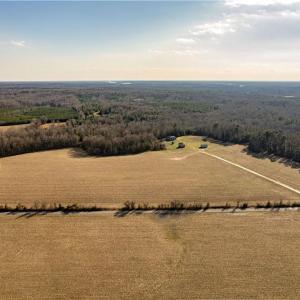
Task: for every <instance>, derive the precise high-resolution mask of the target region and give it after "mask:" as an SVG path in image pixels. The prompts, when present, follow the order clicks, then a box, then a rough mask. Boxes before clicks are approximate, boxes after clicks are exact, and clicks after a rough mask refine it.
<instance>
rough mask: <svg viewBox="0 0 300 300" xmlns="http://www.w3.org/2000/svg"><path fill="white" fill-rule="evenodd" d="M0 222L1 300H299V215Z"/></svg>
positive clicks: (2, 218) (53, 217) (11, 218)
mask: <svg viewBox="0 0 300 300" xmlns="http://www.w3.org/2000/svg"><path fill="white" fill-rule="evenodd" d="M20 216H21V215H0V222H1V226H0V236H1V243H0V266H1V268H0V280H1V285H0V295H1V298H2V299H103V298H108V299H299V298H300V286H299V280H300V258H299V255H298V252H299V247H300V244H299V241H300V217H299V212H280V213H276V212H274V213H272V212H268V213H243V214H214V213H204V214H194V215H182V216H177V217H175V216H172V217H171V216H169V217H159V216H155V215H149V214H148V215H139V216H133V215H131V216H127V217H123V218H118V217H114V216H112V215H109V214H107V215H105V214H96V213H92V214H82V215H81V214H80V215H68V216H61V215H57V214H49V215H47V216H35V217H31V218H26V217H25V216H24V217H20Z"/></svg>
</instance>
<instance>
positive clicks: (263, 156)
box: [242, 148, 300, 173]
mask: <svg viewBox="0 0 300 300" xmlns="http://www.w3.org/2000/svg"><path fill="white" fill-rule="evenodd" d="M242 152H244V153H246V154H247V155H250V156H252V157H255V158H257V159H269V160H270V161H271V162H278V163H280V164H283V165H285V166H286V167H289V168H292V169H296V170H298V171H299V173H300V163H297V162H295V161H292V160H291V159H288V158H284V157H279V156H276V155H274V154H268V153H265V152H264V153H254V152H252V151H250V150H249V149H248V148H245V149H244V150H243V151H242Z"/></svg>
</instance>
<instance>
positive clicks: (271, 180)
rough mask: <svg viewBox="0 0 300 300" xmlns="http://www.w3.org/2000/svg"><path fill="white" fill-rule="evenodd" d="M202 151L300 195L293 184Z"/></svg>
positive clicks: (299, 191)
mask: <svg viewBox="0 0 300 300" xmlns="http://www.w3.org/2000/svg"><path fill="white" fill-rule="evenodd" d="M201 153H203V154H205V155H208V156H211V157H214V158H216V159H219V160H221V161H223V162H225V163H227V164H230V165H232V166H235V167H237V168H240V169H242V170H244V171H246V172H248V173H251V174H253V175H256V176H258V177H260V178H263V179H265V180H267V181H269V182H272V183H275V184H277V185H279V186H281V187H284V188H286V189H288V190H290V191H292V192H294V193H296V194H298V195H300V190H297V189H295V188H293V187H291V186H289V185H287V184H284V183H282V182H280V181H278V180H275V179H272V178H270V177H267V176H265V175H263V174H260V173H258V172H255V171H253V170H251V169H248V168H246V167H243V166H242V165H239V164H236V163H234V162H232V161H230V160H227V159H224V158H222V157H220V156H217V155H214V154H211V153H208V152H205V151H201Z"/></svg>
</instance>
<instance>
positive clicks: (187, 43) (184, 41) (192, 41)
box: [176, 38, 196, 45]
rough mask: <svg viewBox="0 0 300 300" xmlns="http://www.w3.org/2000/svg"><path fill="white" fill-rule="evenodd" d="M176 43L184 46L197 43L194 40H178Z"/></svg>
mask: <svg viewBox="0 0 300 300" xmlns="http://www.w3.org/2000/svg"><path fill="white" fill-rule="evenodd" d="M176 42H177V43H179V44H183V45H191V44H195V42H196V41H195V40H194V39H192V38H178V39H177V40H176Z"/></svg>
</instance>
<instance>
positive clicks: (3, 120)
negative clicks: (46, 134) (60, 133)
mask: <svg viewBox="0 0 300 300" xmlns="http://www.w3.org/2000/svg"><path fill="white" fill-rule="evenodd" d="M42 117H46V118H47V119H48V120H50V121H52V120H68V119H73V118H76V117H77V112H76V111H75V110H74V109H72V108H71V107H49V106H40V107H30V108H20V109H15V108H13V109H12V108H5V109H3V108H2V109H0V124H22V123H29V122H31V121H32V120H33V119H39V118H42Z"/></svg>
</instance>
